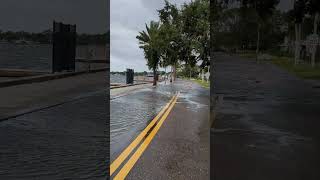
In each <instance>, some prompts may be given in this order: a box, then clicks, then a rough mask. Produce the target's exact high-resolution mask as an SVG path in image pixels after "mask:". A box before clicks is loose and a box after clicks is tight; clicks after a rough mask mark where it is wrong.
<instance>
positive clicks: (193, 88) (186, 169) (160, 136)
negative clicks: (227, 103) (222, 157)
mask: <svg viewBox="0 0 320 180" xmlns="http://www.w3.org/2000/svg"><path fill="white" fill-rule="evenodd" d="M177 91H180V96H179V98H178V100H177V103H176V104H175V106H174V108H173V110H172V111H171V113H170V114H169V116H168V117H167V119H166V120H165V122H164V124H163V125H162V127H161V128H160V130H159V132H158V133H157V135H156V136H155V137H154V139H153V140H152V142H151V144H150V145H149V146H148V148H147V149H146V151H145V152H144V153H143V154H142V156H141V157H140V159H139V160H138V161H137V163H136V164H135V166H134V167H133V168H132V169H131V171H130V173H129V174H128V176H127V178H126V179H209V159H210V158H209V90H208V89H204V88H202V87H200V86H199V85H197V84H195V83H192V82H190V81H182V80H178V81H176V82H175V83H173V84H170V83H168V82H167V83H166V84H164V83H161V84H159V85H158V86H157V87H148V88H144V89H140V90H136V91H134V92H131V93H130V94H129V95H126V96H121V97H119V98H115V99H113V100H111V104H110V105H111V126H110V127H111V161H112V160H114V159H115V158H116V157H117V156H118V155H119V154H120V153H121V152H122V150H123V149H124V148H125V147H126V146H128V145H129V143H130V142H131V141H132V140H133V139H134V138H135V137H136V136H137V135H138V134H139V133H140V132H141V131H142V130H143V129H144V128H145V127H146V126H147V125H148V123H149V122H150V121H151V120H152V119H153V118H154V117H155V116H156V115H157V114H158V112H159V111H160V110H161V108H162V107H163V106H164V105H165V104H166V103H168V102H169V100H170V98H171V97H172V96H173V95H174V94H175V92H177Z"/></svg>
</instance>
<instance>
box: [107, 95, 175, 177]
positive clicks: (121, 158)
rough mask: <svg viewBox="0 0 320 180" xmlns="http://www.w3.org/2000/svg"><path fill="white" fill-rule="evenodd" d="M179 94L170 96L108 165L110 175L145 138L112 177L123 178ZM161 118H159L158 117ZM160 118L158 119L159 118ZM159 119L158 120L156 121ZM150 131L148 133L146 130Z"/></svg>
mask: <svg viewBox="0 0 320 180" xmlns="http://www.w3.org/2000/svg"><path fill="white" fill-rule="evenodd" d="M178 96H179V92H178V93H177V94H176V95H175V96H173V97H172V98H171V100H170V101H169V103H168V104H167V105H166V106H165V107H164V108H163V109H162V110H161V111H160V112H159V114H158V115H157V116H156V117H155V118H154V119H153V120H152V121H151V122H150V123H149V125H148V126H147V127H146V128H145V129H144V130H143V131H142V132H141V133H140V134H139V135H138V136H137V137H136V139H135V140H133V141H132V142H131V144H130V145H129V146H128V147H127V148H126V149H125V150H124V151H123V152H122V153H121V154H120V155H119V156H118V157H117V158H116V159H115V160H114V161H113V162H112V164H111V165H110V176H112V174H113V173H114V172H115V171H116V170H117V169H118V168H119V166H120V165H121V164H122V163H123V161H124V160H125V159H127V157H128V156H129V154H130V153H131V152H132V151H133V150H134V149H135V148H136V147H137V146H138V145H139V143H140V142H141V141H142V140H143V139H144V138H145V137H146V136H147V137H146V138H145V140H144V141H143V142H142V143H141V145H140V146H139V147H138V149H137V150H136V151H135V153H134V154H133V155H132V156H131V157H130V159H129V160H128V161H127V163H126V164H125V165H124V166H123V167H122V168H121V170H120V171H119V173H118V174H117V175H116V176H115V177H114V179H124V178H125V177H126V176H127V175H128V173H129V172H130V170H131V169H132V167H133V166H134V164H135V163H136V162H137V161H138V159H139V158H140V156H141V155H142V153H143V152H144V151H145V150H146V148H147V147H148V145H149V144H150V142H151V141H152V139H153V138H154V136H155V135H156V133H157V132H158V131H159V129H160V127H161V125H162V124H163V122H164V121H165V120H166V118H167V117H168V115H169V113H170V112H171V110H172V108H173V106H174V105H175V103H176V102H177V99H178ZM160 118H161V119H160ZM159 119H160V120H159ZM158 120H159V121H158ZM152 127H154V128H153V129H152V131H151V132H150V133H149V135H147V134H148V132H149V131H150V130H151V128H152Z"/></svg>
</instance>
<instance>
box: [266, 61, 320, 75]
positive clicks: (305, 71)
mask: <svg viewBox="0 0 320 180" xmlns="http://www.w3.org/2000/svg"><path fill="white" fill-rule="evenodd" d="M272 63H273V64H275V65H277V66H279V67H281V68H283V69H286V70H287V71H289V72H291V73H293V74H295V75H297V76H298V77H301V78H304V79H320V67H319V66H317V67H312V66H311V65H310V64H298V65H294V63H293V61H292V60H290V58H288V57H274V58H273V59H272Z"/></svg>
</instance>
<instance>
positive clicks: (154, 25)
mask: <svg viewBox="0 0 320 180" xmlns="http://www.w3.org/2000/svg"><path fill="white" fill-rule="evenodd" d="M158 15H159V20H158V21H151V22H148V23H147V24H146V28H145V30H143V31H141V32H139V34H138V35H137V37H136V38H137V39H138V40H139V45H140V48H141V49H143V51H144V55H145V59H146V60H147V65H148V67H149V69H150V70H152V71H153V74H154V82H153V85H156V74H157V71H158V69H159V68H160V67H162V68H168V69H171V70H170V71H171V73H170V74H171V75H172V77H171V78H172V80H173V81H174V80H175V79H176V77H177V70H178V69H179V70H182V71H183V73H184V72H185V71H188V74H189V76H194V75H195V74H198V73H199V72H197V70H198V69H203V68H205V67H208V66H209V65H210V63H209V43H210V36H209V33H210V31H209V30H210V28H209V27H210V26H209V0H195V1H192V2H189V3H185V4H183V5H182V6H181V7H177V6H176V5H175V4H171V3H170V2H169V1H167V0H165V6H164V7H163V8H162V9H160V10H158ZM195 27H196V28H195ZM196 67H197V68H196ZM200 71H201V70H200Z"/></svg>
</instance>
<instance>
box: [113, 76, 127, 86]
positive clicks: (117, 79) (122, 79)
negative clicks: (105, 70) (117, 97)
mask: <svg viewBox="0 0 320 180" xmlns="http://www.w3.org/2000/svg"><path fill="white" fill-rule="evenodd" d="M110 83H121V84H125V83H126V76H125V75H122V74H110Z"/></svg>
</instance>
